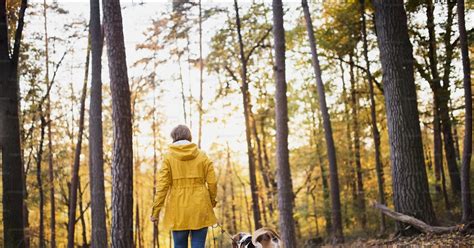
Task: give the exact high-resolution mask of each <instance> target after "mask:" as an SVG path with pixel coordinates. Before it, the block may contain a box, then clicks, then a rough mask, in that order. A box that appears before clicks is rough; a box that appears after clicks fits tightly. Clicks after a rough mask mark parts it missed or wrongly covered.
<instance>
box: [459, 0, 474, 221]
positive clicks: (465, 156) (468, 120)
mask: <svg viewBox="0 0 474 248" xmlns="http://www.w3.org/2000/svg"><path fill="white" fill-rule="evenodd" d="M457 12H458V28H459V43H460V45H461V56H462V68H463V86H464V105H465V112H466V113H465V117H464V118H465V120H464V140H463V144H464V148H463V152H462V166H461V200H462V221H463V222H468V221H471V220H472V218H473V216H472V203H471V189H470V186H469V185H470V184H469V181H470V169H471V168H470V167H471V166H470V165H471V155H472V85H471V65H470V60H469V49H468V42H467V33H466V21H465V14H464V0H458V1H457Z"/></svg>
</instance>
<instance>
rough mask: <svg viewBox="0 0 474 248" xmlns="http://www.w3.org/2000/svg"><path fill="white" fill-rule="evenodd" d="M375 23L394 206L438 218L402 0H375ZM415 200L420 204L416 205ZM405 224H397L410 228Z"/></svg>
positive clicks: (426, 218)
mask: <svg viewBox="0 0 474 248" xmlns="http://www.w3.org/2000/svg"><path fill="white" fill-rule="evenodd" d="M373 3H374V6H375V25H376V27H377V42H378V46H379V50H380V60H381V62H382V70H383V88H384V95H385V105H386V111H387V123H388V131H389V140H390V158H391V163H392V181H393V182H392V187H393V202H394V206H395V210H396V211H397V212H401V213H404V214H408V215H412V216H414V217H416V218H419V219H421V220H423V221H425V222H427V223H429V224H431V223H435V222H436V217H435V213H434V211H433V206H432V203H431V199H430V192H429V188H428V179H427V176H426V170H425V165H424V163H425V161H424V159H423V144H422V140H421V131H420V122H419V119H418V109H417V102H416V87H415V80H414V73H413V55H412V46H411V43H410V40H409V37H408V28H407V16H406V12H405V9H404V5H403V1H402V0H375V1H374V2H373ZM415 203H416V204H415ZM404 225H405V224H403V223H400V222H399V223H398V225H397V226H398V229H399V230H400V231H401V232H402V233H405V232H406V230H405V229H404Z"/></svg>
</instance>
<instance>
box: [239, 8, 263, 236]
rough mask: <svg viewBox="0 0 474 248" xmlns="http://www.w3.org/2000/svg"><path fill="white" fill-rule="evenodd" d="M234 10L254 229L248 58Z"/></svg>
mask: <svg viewBox="0 0 474 248" xmlns="http://www.w3.org/2000/svg"><path fill="white" fill-rule="evenodd" d="M234 9H235V21H236V25H237V35H238V40H239V55H240V63H241V65H240V66H241V72H240V76H241V80H242V85H241V87H240V89H241V91H242V99H243V105H244V117H245V136H246V139H247V155H248V160H249V175H250V190H251V192H250V193H251V196H252V210H253V219H254V222H255V229H258V228H260V227H262V223H261V216H260V208H259V204H258V188H257V176H256V175H255V170H256V168H255V154H254V152H253V146H252V136H251V135H252V134H251V131H252V130H251V122H250V113H249V112H250V111H251V107H250V93H249V83H248V80H247V61H248V58H249V57H250V54H249V55H247V56H246V55H245V51H244V41H243V38H242V33H241V22H240V16H239V6H238V3H237V0H234Z"/></svg>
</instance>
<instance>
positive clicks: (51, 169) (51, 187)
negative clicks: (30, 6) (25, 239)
mask: <svg viewBox="0 0 474 248" xmlns="http://www.w3.org/2000/svg"><path fill="white" fill-rule="evenodd" d="M47 9H48V6H47V4H46V0H44V1H43V16H44V47H45V51H44V53H45V54H44V57H45V62H44V63H45V78H44V80H45V82H46V83H47V87H48V88H50V87H51V83H52V82H50V80H49V40H48V39H49V38H48V37H49V36H48V25H47V23H48V22H47V20H48V19H47V17H48V16H47ZM47 94H48V98H47V103H46V118H47V120H48V123H47V124H46V125H47V128H48V181H49V182H48V183H49V201H50V205H51V206H50V215H51V216H50V229H51V233H50V235H51V236H50V241H49V242H50V245H51V248H56V203H55V200H54V167H53V137H52V136H53V135H52V132H51V121H52V120H51V97H50V94H49V92H48V93H47Z"/></svg>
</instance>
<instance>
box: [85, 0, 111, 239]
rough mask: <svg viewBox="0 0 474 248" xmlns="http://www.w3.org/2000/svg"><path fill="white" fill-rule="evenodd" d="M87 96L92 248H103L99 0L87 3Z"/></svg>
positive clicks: (101, 43) (104, 227) (103, 209)
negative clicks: (88, 77) (88, 87)
mask: <svg viewBox="0 0 474 248" xmlns="http://www.w3.org/2000/svg"><path fill="white" fill-rule="evenodd" d="M89 30H90V34H91V65H92V68H91V70H92V73H91V93H90V94H91V96H90V110H89V151H90V152H89V156H90V158H89V177H90V192H91V193H90V194H91V214H92V218H91V219H92V234H91V246H92V248H100V247H106V246H107V225H106V223H105V215H106V214H105V190H104V147H103V136H102V48H103V42H104V40H103V35H102V28H101V23H100V3H99V0H91V1H90V24H89Z"/></svg>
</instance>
